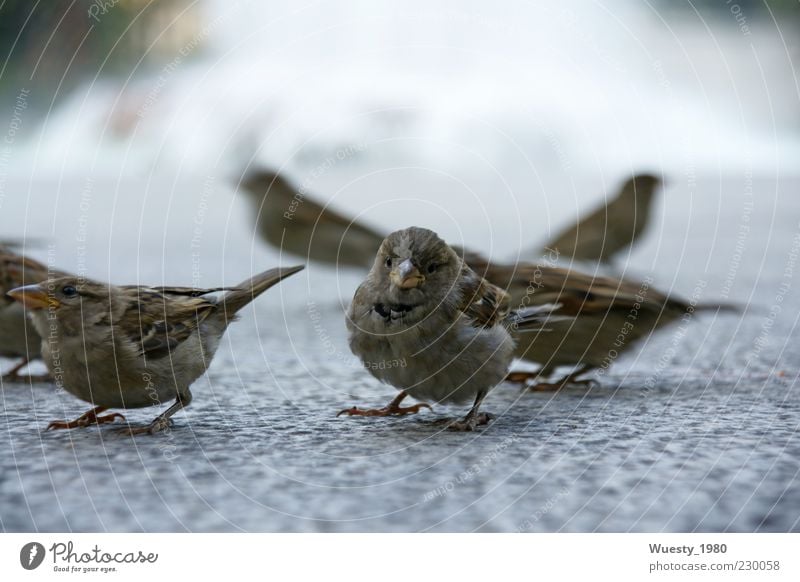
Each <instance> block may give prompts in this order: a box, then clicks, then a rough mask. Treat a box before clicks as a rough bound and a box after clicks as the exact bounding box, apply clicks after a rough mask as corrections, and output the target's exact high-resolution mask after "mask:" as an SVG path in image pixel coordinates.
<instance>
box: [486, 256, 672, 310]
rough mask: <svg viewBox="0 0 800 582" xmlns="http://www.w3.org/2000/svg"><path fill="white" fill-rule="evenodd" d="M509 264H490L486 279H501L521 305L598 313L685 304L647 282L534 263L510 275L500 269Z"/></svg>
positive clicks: (670, 308)
mask: <svg viewBox="0 0 800 582" xmlns="http://www.w3.org/2000/svg"><path fill="white" fill-rule="evenodd" d="M510 268H511V267H493V268H490V277H489V279H490V280H493V277H497V278H498V279H505V280H506V282H507V283H508V290H509V292H510V293H511V295H512V296H513V298H514V301H515V303H519V304H521V305H523V306H528V305H538V306H541V305H547V304H551V305H556V304H559V305H560V307H559V308H558V310H557V311H555V312H554V313H556V314H558V315H573V316H574V315H579V314H584V315H589V314H602V313H605V312H607V311H609V310H610V309H612V308H613V309H628V310H630V309H636V310H640V309H645V310H649V311H656V312H658V311H661V310H663V309H669V310H684V309H685V308H686V304H685V303H684V302H683V301H681V300H678V299H674V298H670V297H668V296H666V295H664V294H663V293H661V292H659V291H657V290H656V289H655V288H653V287H652V286H651V285H650V284H649V283H647V282H642V283H637V282H633V281H627V280H624V279H615V278H613V277H601V276H593V275H587V274H585V273H580V272H577V271H572V270H570V269H563V268H559V267H548V266H537V265H518V266H517V267H516V269H515V271H514V274H513V276H509V275H508V274H507V273H505V272H504V271H507V270H509V269H510Z"/></svg>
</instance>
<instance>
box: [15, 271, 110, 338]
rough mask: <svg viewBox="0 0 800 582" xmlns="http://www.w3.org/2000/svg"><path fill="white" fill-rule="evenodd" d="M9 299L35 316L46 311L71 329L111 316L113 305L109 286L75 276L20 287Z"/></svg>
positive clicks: (52, 317) (50, 316) (54, 319)
mask: <svg viewBox="0 0 800 582" xmlns="http://www.w3.org/2000/svg"><path fill="white" fill-rule="evenodd" d="M8 296H9V297H11V298H13V299H15V300H16V301H19V302H20V303H21V304H22V305H23V306H24V307H25V308H26V309H27V310H29V311H31V312H32V313H33V314H34V317H37V316H39V315H44V312H45V311H46V315H45V316H46V317H47V318H48V320H51V321H53V322H54V321H56V320H57V321H58V322H59V323H60V324H64V325H68V326H72V327H77V326H79V325H90V324H93V323H97V322H98V321H100V320H102V319H104V318H106V317H107V316H108V314H109V313H110V312H111V307H112V305H113V304H114V302H113V296H112V294H111V287H110V286H108V285H104V284H103V283H98V282H95V281H89V280H87V279H84V278H82V277H75V276H66V277H57V278H53V279H48V280H46V281H42V282H41V283H37V284H35V285H25V286H24V287H17V288H16V289H12V290H11V291H9V292H8Z"/></svg>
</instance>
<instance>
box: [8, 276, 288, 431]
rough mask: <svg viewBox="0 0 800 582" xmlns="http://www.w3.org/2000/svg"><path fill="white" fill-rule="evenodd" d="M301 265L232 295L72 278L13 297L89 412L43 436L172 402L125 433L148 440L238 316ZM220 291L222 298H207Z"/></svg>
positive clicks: (48, 358) (180, 402) (54, 370)
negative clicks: (117, 410) (146, 422)
mask: <svg viewBox="0 0 800 582" xmlns="http://www.w3.org/2000/svg"><path fill="white" fill-rule="evenodd" d="M302 268H303V267H302V266H299V267H289V268H276V269H270V270H269V271H266V272H264V273H261V274H259V275H256V276H254V277H253V278H251V279H249V280H247V281H244V282H243V283H241V284H240V285H238V286H237V287H234V288H216V289H193V288H188V287H140V286H132V285H131V286H114V285H106V284H104V283H97V282H95V281H88V280H85V279H80V278H77V277H60V278H56V279H50V280H48V281H46V282H43V283H40V284H37V285H28V286H25V287H20V288H17V289H12V290H11V291H9V293H8V295H10V296H11V297H13V298H14V299H16V300H17V301H19V302H20V303H22V304H23V305H24V306H25V308H26V309H28V310H29V311H30V313H31V317H32V320H33V324H34V325H35V326H36V329H37V330H38V331H39V333H40V334H41V335H42V336H43V337H47V338H48V339H47V341H43V342H42V355H43V359H44V361H45V363H46V364H47V367H48V369H49V370H50V372H51V374H52V375H53V377H54V379H55V381H56V383H57V384H58V385H59V386H61V387H63V388H64V389H65V390H66V391H67V392H69V393H71V394H73V395H74V396H77V397H78V398H80V399H81V400H85V401H86V402H90V403H91V404H92V405H93V406H94V407H95V408H93V409H92V410H90V411H88V412H86V413H85V414H83V415H81V416H80V417H78V418H77V419H75V420H73V421H68V422H67V421H54V422H51V423H50V425H49V426H48V427H47V428H48V429H68V428H76V427H85V426H89V425H92V424H103V423H106V422H113V421H114V420H115V419H116V418H124V417H122V415H121V414H118V413H113V414H109V415H106V416H98V415H99V414H100V413H102V412H105V411H106V410H107V409H109V408H143V407H147V406H158V405H161V404H162V403H164V402H167V401H169V400H172V399H175V403H174V404H173V405H172V406H170V407H169V408H168V409H167V410H166V411H165V412H163V413H162V414H160V415H159V416H158V417H156V419H155V420H153V422H151V423H150V424H149V425H147V426H144V427H138V428H130V429H129V432H130V433H131V434H139V433H154V432H158V431H160V430H163V429H164V428H166V427H167V426H169V424H170V422H171V421H170V417H171V416H172V415H173V414H175V413H176V412H178V411H179V410H181V409H182V408H184V407H186V406H188V404H189V403H190V402H191V400H192V393H191V392H190V391H189V387H190V386H191V385H192V383H193V382H194V381H195V380H196V379H197V378H199V377H200V376H201V375H202V374H203V373H204V372H205V371H206V369H207V368H208V366H209V364H210V363H211V359H212V358H213V357H214V353H215V352H216V350H217V346H218V345H219V341H220V339H221V338H222V335H223V334H224V333H225V330H226V329H227V327H228V325H229V324H230V323H231V322H232V321H234V319H235V318H236V313H237V312H238V311H239V310H240V309H242V308H243V307H244V306H245V305H247V304H248V303H250V302H251V301H253V300H254V299H255V298H256V297H258V296H259V295H260V294H261V293H263V292H264V291H266V290H267V289H269V288H270V287H272V286H273V285H275V284H277V283H278V282H280V281H281V280H283V279H285V278H286V277H289V276H290V275H293V274H294V273H297V272H298V271H300V270H301V269H302ZM215 292H224V293H223V294H222V295H221V296H220V297H214V296H211V295H210V294H212V293H215Z"/></svg>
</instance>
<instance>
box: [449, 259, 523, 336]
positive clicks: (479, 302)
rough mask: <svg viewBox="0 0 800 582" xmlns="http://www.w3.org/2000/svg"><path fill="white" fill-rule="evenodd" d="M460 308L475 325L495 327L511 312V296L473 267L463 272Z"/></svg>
mask: <svg viewBox="0 0 800 582" xmlns="http://www.w3.org/2000/svg"><path fill="white" fill-rule="evenodd" d="M462 273H463V276H462V284H461V302H460V304H459V310H460V311H461V312H462V313H464V315H466V316H467V318H468V319H469V320H470V322H471V323H472V325H474V326H475V327H493V326H495V325H497V324H498V323H500V322H501V321H502V320H503V319H504V318H505V317H506V316H507V315H508V313H509V309H510V305H511V296H510V295H509V294H508V293H506V292H505V291H503V289H501V288H500V287H498V286H497V285H492V284H491V283H489V282H488V281H487V280H486V279H484V278H483V277H480V276H479V275H478V274H477V273H475V272H474V271H472V270H471V269H469V268H467V267H465V269H464V271H463V272H462Z"/></svg>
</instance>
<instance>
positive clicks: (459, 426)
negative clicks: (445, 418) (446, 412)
mask: <svg viewBox="0 0 800 582" xmlns="http://www.w3.org/2000/svg"><path fill="white" fill-rule="evenodd" d="M493 418H494V416H493V415H492V414H489V413H488V412H480V413H478V414H468V415H467V416H465V417H464V418H463V419H461V420H456V421H454V422H451V423H450V424H448V425H447V430H452V431H456V432H472V431H473V430H475V428H476V427H479V426H484V425H486V424H489V422H490V421H491V420H492V419H493Z"/></svg>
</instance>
